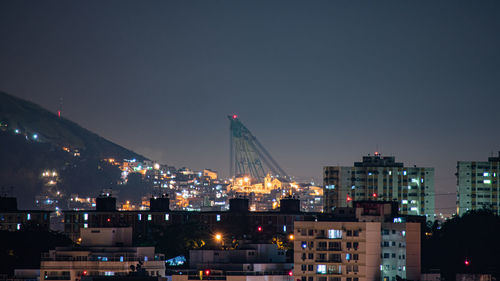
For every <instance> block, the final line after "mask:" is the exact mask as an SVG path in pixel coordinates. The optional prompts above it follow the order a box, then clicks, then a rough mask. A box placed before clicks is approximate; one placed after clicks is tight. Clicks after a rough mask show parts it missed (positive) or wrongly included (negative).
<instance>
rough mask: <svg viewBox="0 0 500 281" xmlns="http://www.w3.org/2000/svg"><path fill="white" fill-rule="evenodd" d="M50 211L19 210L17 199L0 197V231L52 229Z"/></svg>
mask: <svg viewBox="0 0 500 281" xmlns="http://www.w3.org/2000/svg"><path fill="white" fill-rule="evenodd" d="M50 213H51V212H50V211H41V210H18V209H17V199H16V198H14V197H3V196H0V230H7V231H18V230H26V229H29V230H41V231H48V230H49V229H50Z"/></svg>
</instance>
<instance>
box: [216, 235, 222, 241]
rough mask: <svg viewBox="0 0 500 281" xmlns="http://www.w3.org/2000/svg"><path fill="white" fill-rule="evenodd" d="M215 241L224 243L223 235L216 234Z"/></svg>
mask: <svg viewBox="0 0 500 281" xmlns="http://www.w3.org/2000/svg"><path fill="white" fill-rule="evenodd" d="M215 240H217V241H219V242H220V241H222V234H220V233H217V234H215Z"/></svg>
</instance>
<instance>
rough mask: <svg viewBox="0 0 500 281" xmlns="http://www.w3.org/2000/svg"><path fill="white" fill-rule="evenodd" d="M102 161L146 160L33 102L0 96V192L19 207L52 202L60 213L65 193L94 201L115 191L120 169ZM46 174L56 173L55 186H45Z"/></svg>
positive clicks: (5, 95)
mask: <svg viewBox="0 0 500 281" xmlns="http://www.w3.org/2000/svg"><path fill="white" fill-rule="evenodd" d="M75 152H77V156H75ZM104 158H115V159H134V158H135V159H137V160H139V161H142V160H146V158H145V157H144V156H142V155H139V154H137V153H135V152H133V151H131V150H128V149H126V148H124V147H121V146H119V145H117V144H115V143H113V142H110V141H108V140H106V139H104V138H102V137H100V136H98V135H97V134H94V133H92V132H90V131H89V130H87V129H85V128H82V127H81V126H79V125H78V124H76V123H74V122H72V121H70V120H68V119H65V118H59V117H58V116H57V115H56V114H54V113H52V112H50V111H48V110H46V109H44V108H42V107H40V106H38V105H36V104H34V103H31V102H28V101H25V100H22V99H19V98H16V97H13V96H11V95H8V94H6V93H3V92H0V189H1V190H0V192H5V191H7V192H10V190H12V193H11V195H13V196H16V197H17V198H18V202H19V206H20V207H21V208H32V207H35V206H36V204H35V202H36V200H35V199H36V198H39V199H40V198H42V199H43V200H45V199H49V198H53V199H57V200H58V201H59V206H60V207H63V208H66V205H65V204H64V203H63V202H67V199H68V198H69V196H70V195H71V194H78V195H81V196H96V195H98V194H99V193H100V192H101V191H102V190H103V189H105V188H116V184H117V182H118V181H119V179H120V170H119V169H118V168H117V167H116V166H111V165H107V164H106V162H103V161H102V160H103V159H104ZM47 170H51V171H56V172H57V173H58V177H59V178H58V180H57V185H53V186H47V180H46V179H43V178H42V173H43V172H44V171H47ZM11 187H12V188H11ZM54 193H57V196H56V195H54ZM46 196H48V197H46ZM54 196H55V197H54ZM42 199H40V200H42Z"/></svg>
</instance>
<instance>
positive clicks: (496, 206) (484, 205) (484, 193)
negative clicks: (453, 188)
mask: <svg viewBox="0 0 500 281" xmlns="http://www.w3.org/2000/svg"><path fill="white" fill-rule="evenodd" d="M499 172H500V152H498V156H497V157H489V158H488V161H458V162H457V173H456V176H457V214H459V215H463V214H464V213H466V212H467V211H469V210H477V209H491V210H493V211H494V212H495V213H496V214H500V198H499V196H500V193H499V191H500V179H499V177H500V174H499Z"/></svg>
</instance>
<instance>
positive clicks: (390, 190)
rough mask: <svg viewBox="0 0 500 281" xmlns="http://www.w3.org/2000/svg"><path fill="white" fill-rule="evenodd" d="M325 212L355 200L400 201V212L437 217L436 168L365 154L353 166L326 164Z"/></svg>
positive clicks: (324, 170) (324, 178)
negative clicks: (406, 165)
mask: <svg viewBox="0 0 500 281" xmlns="http://www.w3.org/2000/svg"><path fill="white" fill-rule="evenodd" d="M323 186H324V187H323V188H324V193H323V194H324V205H325V208H324V210H325V212H332V210H333V209H334V208H336V207H350V206H351V205H352V201H360V200H374V201H378V200H383V201H397V202H398V203H399V206H400V212H401V214H405V215H425V216H426V217H427V220H434V218H435V214H434V196H435V194H434V168H422V167H416V166H414V167H404V165H403V163H398V162H396V161H395V158H394V157H393V156H384V157H382V156H381V155H380V154H379V153H375V155H373V156H370V155H368V156H363V161H362V162H355V163H354V166H352V167H344V166H327V167H324V168H323Z"/></svg>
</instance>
